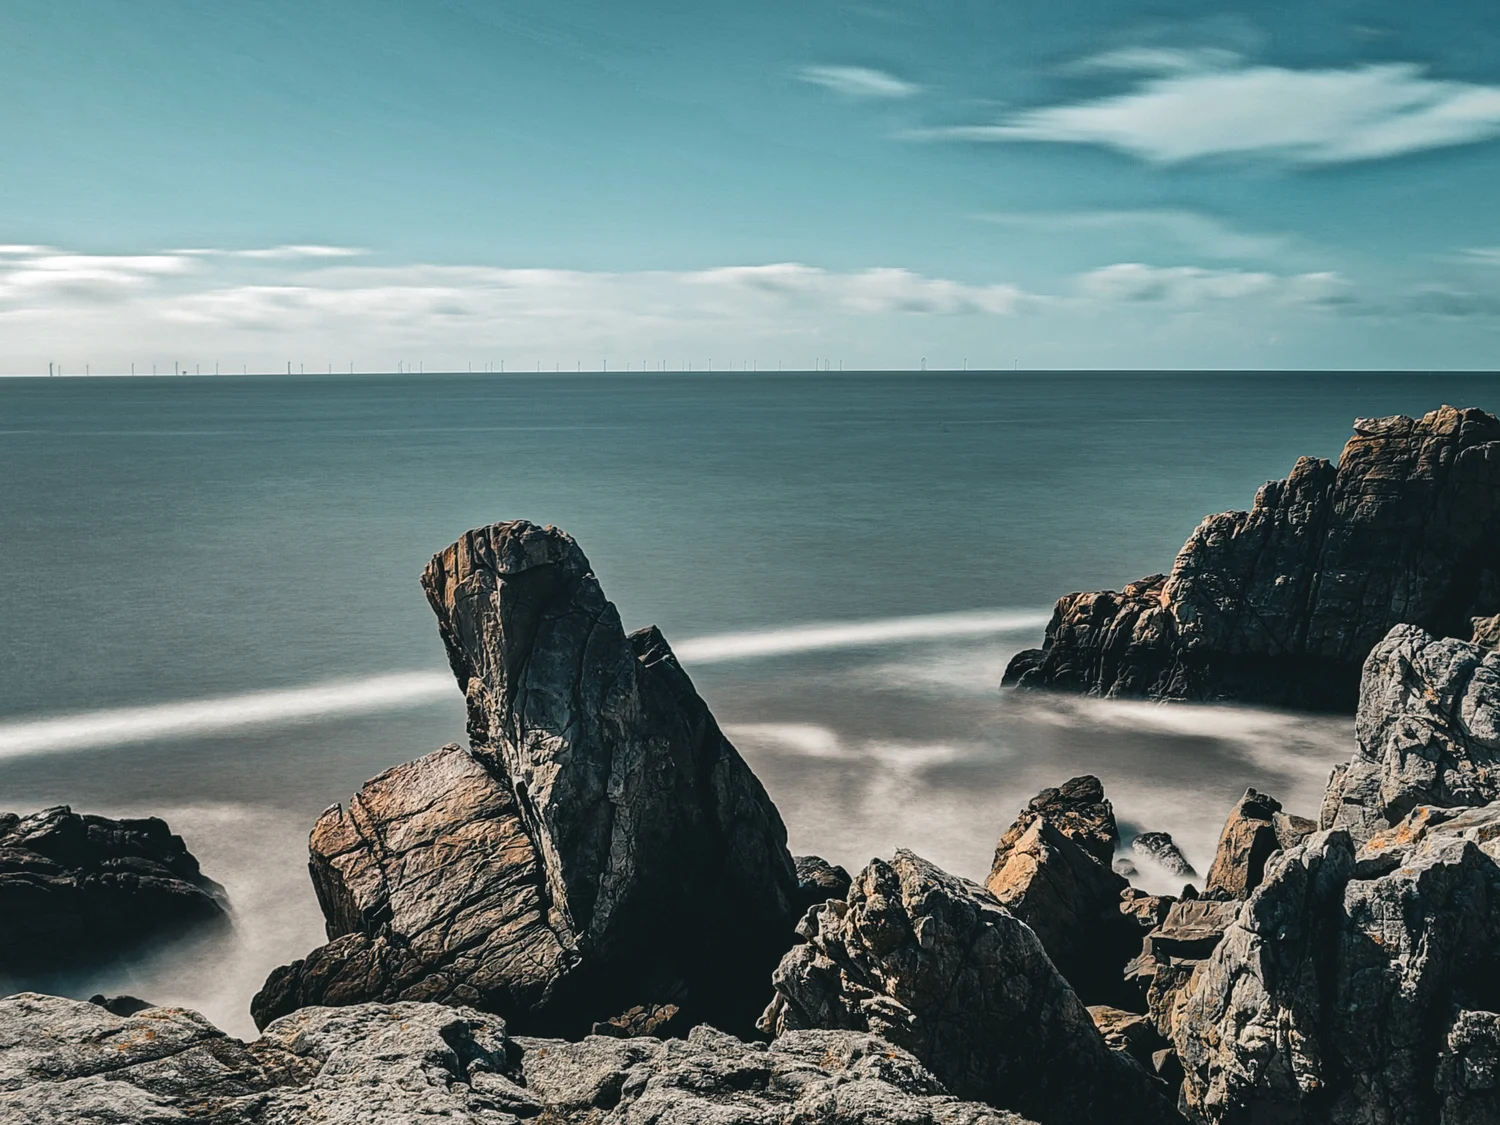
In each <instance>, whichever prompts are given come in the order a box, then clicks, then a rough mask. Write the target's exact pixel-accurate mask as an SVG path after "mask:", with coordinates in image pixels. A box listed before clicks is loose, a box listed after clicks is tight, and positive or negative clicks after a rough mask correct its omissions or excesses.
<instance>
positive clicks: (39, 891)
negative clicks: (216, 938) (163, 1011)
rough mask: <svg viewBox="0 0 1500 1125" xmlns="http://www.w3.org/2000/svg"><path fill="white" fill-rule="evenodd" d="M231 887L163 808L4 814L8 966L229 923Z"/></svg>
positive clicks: (1, 962) (99, 955)
mask: <svg viewBox="0 0 1500 1125" xmlns="http://www.w3.org/2000/svg"><path fill="white" fill-rule="evenodd" d="M225 905H226V899H225V897H224V891H223V888H222V887H220V886H219V885H218V884H217V883H215V882H214V881H213V880H212V879H208V878H206V877H204V875H203V874H202V872H200V871H199V870H198V861H197V860H196V859H194V858H193V856H192V854H191V853H190V852H189V851H188V850H187V847H186V846H185V845H184V844H183V842H182V837H180V836H174V835H172V831H171V829H169V828H168V827H167V826H166V824H165V823H164V822H162V821H160V820H158V819H156V818H155V817H150V818H147V819H142V820H110V819H108V818H107V817H102V816H81V815H79V814H77V813H75V812H73V811H72V810H71V809H69V808H68V807H67V806H59V807H57V808H53V809H47V810H45V811H44V812H39V813H33V814H32V815H30V816H25V817H21V816H16V815H15V814H13V813H5V814H0V973H3V974H5V975H9V976H13V977H14V976H24V975H25V974H28V973H37V972H47V971H50V970H56V969H68V968H73V967H75V966H79V965H85V964H89V963H97V962H99V961H101V960H108V959H109V958H112V957H115V956H117V955H119V954H124V953H129V952H131V951H132V950H133V949H135V948H137V947H138V946H140V945H142V944H143V943H146V942H149V941H152V940H154V939H157V938H163V937H174V936H178V935H181V934H183V933H185V932H187V931H188V930H191V929H194V928H196V927H203V926H218V925H227V923H228V915H227V913H226V910H225Z"/></svg>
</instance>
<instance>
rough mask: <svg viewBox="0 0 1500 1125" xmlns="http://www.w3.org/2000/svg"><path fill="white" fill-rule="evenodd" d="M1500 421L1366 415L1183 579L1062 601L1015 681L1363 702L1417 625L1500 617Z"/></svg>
mask: <svg viewBox="0 0 1500 1125" xmlns="http://www.w3.org/2000/svg"><path fill="white" fill-rule="evenodd" d="M1497 443H1500V420H1497V419H1496V418H1494V417H1493V416H1491V415H1489V414H1486V413H1484V412H1483V411H1480V410H1455V409H1453V408H1452V407H1449V406H1444V407H1443V408H1441V409H1440V410H1435V411H1433V412H1432V413H1430V414H1427V415H1425V416H1423V417H1422V418H1421V419H1419V420H1416V421H1413V420H1412V419H1410V418H1405V417H1400V416H1397V417H1391V418H1379V419H1359V420H1356V422H1355V423H1354V437H1353V438H1351V439H1350V441H1349V443H1348V444H1347V445H1345V447H1344V451H1343V453H1342V455H1341V456H1340V457H1339V461H1338V466H1337V468H1335V467H1334V466H1333V465H1330V464H1329V463H1328V462H1327V461H1323V460H1320V459H1315V458H1311V457H1304V458H1302V459H1301V460H1299V461H1298V462H1297V464H1296V466H1295V467H1294V468H1293V469H1292V472H1291V475H1290V476H1289V477H1287V478H1286V479H1285V480H1281V481H1272V482H1270V483H1268V484H1266V485H1265V486H1264V487H1263V488H1261V490H1260V492H1259V493H1258V494H1257V495H1256V497H1255V504H1254V507H1253V508H1252V509H1251V510H1250V511H1249V512H1225V513H1222V514H1220V515H1215V516H1209V517H1208V518H1206V519H1205V520H1204V521H1203V522H1202V523H1201V524H1200V525H1199V526H1198V528H1197V530H1195V531H1194V532H1193V534H1192V536H1191V537H1190V538H1189V539H1188V541H1187V543H1186V544H1184V546H1183V548H1182V550H1181V552H1179V554H1178V556H1177V560H1176V562H1175V563H1174V565H1173V567H1172V572H1171V574H1169V575H1160V574H1158V575H1152V576H1151V577H1150V578H1145V579H1142V580H1140V581H1139V582H1136V583H1132V584H1131V585H1128V586H1126V587H1125V588H1124V590H1123V591H1121V592H1119V593H1115V592H1113V591H1107V592H1100V593H1084V594H1070V595H1068V596H1067V597H1064V598H1062V599H1061V600H1060V601H1059V602H1058V603H1057V608H1056V610H1055V612H1054V613H1053V616H1052V621H1051V623H1050V624H1049V625H1048V626H1047V631H1046V638H1045V641H1044V644H1043V647H1042V648H1041V649H1032V650H1028V651H1026V652H1023V653H1020V654H1019V655H1017V656H1016V657H1015V659H1014V660H1013V661H1012V663H1011V665H1010V667H1009V669H1007V671H1006V676H1005V682H1007V683H1010V684H1016V685H1019V686H1021V687H1026V688H1033V687H1035V688H1055V689H1060V690H1066V691H1077V692H1085V693H1090V694H1097V695H1105V696H1112V697H1113V696H1137V697H1149V698H1159V699H1196V700H1220V699H1236V700H1243V701H1247V702H1260V703H1270V704H1279V705H1286V706H1297V707H1310V708H1317V709H1332V710H1340V711H1348V710H1351V709H1352V708H1353V707H1354V704H1355V700H1356V697H1357V694H1358V688H1359V675H1360V667H1361V664H1362V663H1363V661H1364V659H1365V656H1366V655H1367V654H1368V653H1369V652H1370V650H1371V649H1372V648H1373V647H1374V646H1375V644H1376V643H1377V642H1378V641H1379V640H1380V639H1381V638H1382V637H1383V636H1385V634H1386V633H1387V632H1388V631H1389V630H1390V629H1391V627H1392V626H1394V625H1397V624H1400V623H1412V624H1416V625H1419V626H1421V627H1422V628H1424V629H1426V630H1427V631H1429V632H1431V633H1433V634H1435V635H1437V636H1453V637H1468V636H1470V633H1471V628H1472V626H1471V618H1473V617H1484V616H1490V615H1494V614H1495V613H1497V612H1500V444H1497Z"/></svg>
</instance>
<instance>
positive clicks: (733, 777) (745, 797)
mask: <svg viewBox="0 0 1500 1125" xmlns="http://www.w3.org/2000/svg"><path fill="white" fill-rule="evenodd" d="M422 585H423V587H424V589H425V590H426V592H427V597H428V600H429V602H430V603H431V605H432V607H433V609H434V611H435V612H436V613H437V616H438V626H439V632H440V634H441V636H442V639H443V642H444V644H445V645H446V647H447V650H448V657H449V661H450V663H451V664H452V666H453V670H454V673H455V674H456V676H457V677H458V682H459V686H460V688H461V689H462V690H463V692H464V696H465V699H466V700H467V704H468V714H469V735H470V739H471V743H472V745H471V747H470V749H469V750H467V751H465V750H459V749H456V748H449V749H447V750H444V751H439V752H438V754H435V755H429V756H428V757H427V758H424V759H420V760H419V761H417V762H413V763H409V764H408V765H407V766H403V767H398V768H397V769H396V770H393V771H389V772H388V773H387V774H385V775H382V776H381V777H380V778H377V779H375V780H374V781H372V782H371V783H370V784H369V785H367V786H366V787H365V789H364V790H363V791H362V792H361V794H360V795H359V797H357V798H356V799H355V801H354V802H352V803H351V805H350V807H349V810H348V811H347V812H344V811H342V810H340V809H338V808H334V809H330V810H329V811H328V812H326V813H324V814H323V817H322V818H321V819H320V820H319V823H318V827H317V829H315V831H314V833H313V838H312V869H313V876H314V882H315V885H316V886H317V889H318V894H319V900H320V902H321V904H322V906H323V910H324V914H325V917H326V918H327V921H328V931H329V937H330V938H331V939H334V940H333V941H332V942H331V944H330V945H328V946H325V947H323V948H322V949H320V950H316V951H314V953H313V954H311V955H310V956H309V957H308V958H306V959H305V960H304V961H302V962H299V963H297V964H294V965H291V966H287V967H285V968H284V969H280V970H277V972H276V973H274V974H272V977H271V978H270V979H269V980H268V981H267V986H266V988H265V989H264V990H263V991H262V995H261V996H260V997H259V998H258V999H257V1003H256V1006H255V1011H256V1016H257V1020H258V1021H259V1022H261V1023H264V1021H266V1020H269V1019H272V1018H275V1017H276V1016H278V1015H281V1014H283V1013H285V1012H288V1011H292V1010H295V1008H296V1007H297V1006H299V1005H305V1004H313V1003H352V1002H357V1001H360V1000H373V999H378V1000H387V1001H389V1000H395V999H413V1000H425V999H437V1000H443V1001H446V1002H452V1003H464V1004H475V1005H481V1006H483V1007H486V1008H491V1009H493V1010H495V1011H496V1012H498V1013H500V1014H503V1015H505V1016H506V1017H507V1018H509V1019H511V1020H512V1022H513V1023H514V1024H515V1025H516V1026H517V1028H518V1029H521V1030H527V1031H535V1032H548V1033H567V1034H581V1033H584V1032H586V1031H588V1030H589V1028H591V1027H592V1026H593V1024H594V1023H596V1022H600V1021H609V1020H612V1019H613V1018H615V1017H618V1016H620V1015H621V1013H624V1012H626V1011H627V1010H629V1009H632V1008H635V1007H648V1006H652V1005H665V1004H672V1005H676V1006H677V1007H679V1008H680V1009H681V1010H682V1011H683V1013H684V1018H687V1019H690V1020H691V1021H693V1022H696V1021H700V1020H703V1021H708V1022H711V1023H714V1024H715V1025H717V1026H720V1027H723V1028H726V1029H730V1030H740V1029H744V1030H748V1029H749V1028H750V1027H751V1026H752V1024H753V1022H754V1018H755V1015H756V1013H757V1012H758V1011H759V1010H760V1009H761V1008H762V1007H763V1006H764V1004H765V1002H766V999H767V996H768V993H769V986H768V984H767V981H768V979H769V976H770V972H771V969H772V968H773V967H774V966H775V964H776V962H777V960H778V958H779V957H780V955H781V953H782V952H783V951H784V950H785V949H786V947H787V945H788V944H789V943H790V941H791V935H792V927H793V925H794V923H795V922H796V919H797V917H798V913H799V909H800V906H801V900H800V898H799V893H798V883H797V874H796V871H795V870H794V868H793V865H792V859H791V856H790V855H789V854H788V852H787V850H786V829H785V827H784V825H783V824H782V822H781V818H780V816H779V814H778V813H777V812H776V809H775V806H774V805H772V803H771V801H770V798H769V797H767V796H766V793H765V790H764V789H763V788H762V787H761V785H760V782H759V781H757V780H756V778H755V775H754V774H753V773H751V772H750V769H749V767H747V766H746V765H745V763H744V761H743V759H741V758H740V756H739V754H738V753H737V752H736V750H735V749H734V747H733V746H732V745H730V743H729V741H728V740H727V739H726V738H725V737H724V735H723V734H722V732H721V731H720V730H719V728H718V725H717V724H716V723H715V722H714V719H713V716H712V715H711V714H709V711H708V708H707V706H706V705H705V704H704V702H703V700H702V699H700V698H699V696H698V694H697V692H696V691H694V689H693V685H692V682H691V681H690V680H689V679H688V676H687V674H686V673H685V672H684V671H683V670H682V668H681V667H680V666H679V665H678V663H677V660H676V658H675V657H674V656H673V654H672V651H671V649H670V648H669V647H668V645H667V643H666V640H665V639H664V638H663V637H662V636H661V634H660V633H659V632H657V631H656V630H655V629H654V628H653V629H643V630H641V631H639V632H637V633H634V634H632V635H630V636H628V637H627V636H626V635H625V632H624V630H623V629H622V627H621V625H620V618H619V614H618V613H617V612H616V610H615V607H614V606H613V605H612V604H611V603H610V602H609V601H608V600H606V599H605V597H604V594H603V591H602V590H601V589H600V588H599V583H598V581H597V579H596V578H595V577H594V574H593V572H592V570H591V568H590V566H589V562H588V560H587V559H586V558H585V557H584V555H583V552H582V551H580V550H579V548H578V545H577V544H576V543H574V542H573V540H572V539H571V538H570V537H569V536H567V535H566V534H564V533H563V532H561V531H558V530H557V529H555V528H541V527H537V526H536V525H534V524H529V523H526V522H524V521H515V522H511V523H501V524H495V525H493V526H491V527H486V528H481V529H479V530H477V531H471V532H469V533H468V534H467V535H465V536H464V537H463V538H462V539H460V540H459V541H458V542H457V543H455V544H453V545H452V546H451V547H449V548H448V549H447V550H446V551H444V552H442V553H441V554H439V555H437V556H436V557H435V558H434V559H433V560H432V562H431V564H430V565H429V566H428V567H427V570H426V571H425V573H424V574H423V576H422Z"/></svg>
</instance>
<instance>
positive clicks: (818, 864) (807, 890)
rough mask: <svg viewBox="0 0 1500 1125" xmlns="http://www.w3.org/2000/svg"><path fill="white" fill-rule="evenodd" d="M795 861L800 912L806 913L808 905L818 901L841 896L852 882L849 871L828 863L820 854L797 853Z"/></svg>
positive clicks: (814, 904) (811, 905)
mask: <svg viewBox="0 0 1500 1125" xmlns="http://www.w3.org/2000/svg"><path fill="white" fill-rule="evenodd" d="M795 863H796V866H797V899H798V905H799V906H800V907H801V913H802V914H806V913H807V911H808V908H809V907H813V906H816V905H817V904H818V903H820V902H827V901H828V900H829V899H831V898H843V897H844V896H845V895H847V894H848V893H849V884H850V883H851V882H852V880H851V879H850V878H849V872H847V871H845V870H844V869H843V868H842V867H840V866H839V865H838V864H835V863H829V862H828V861H827V860H826V859H824V858H823V857H822V856H816V855H799V856H797V857H796V860H795ZM799 916H800V915H799Z"/></svg>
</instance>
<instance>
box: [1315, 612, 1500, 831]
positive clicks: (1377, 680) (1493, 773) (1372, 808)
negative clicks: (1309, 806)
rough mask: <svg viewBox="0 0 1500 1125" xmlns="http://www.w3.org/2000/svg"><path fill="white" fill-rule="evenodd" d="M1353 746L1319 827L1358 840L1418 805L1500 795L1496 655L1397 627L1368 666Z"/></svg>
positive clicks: (1478, 801) (1499, 665)
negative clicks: (1340, 831)
mask: <svg viewBox="0 0 1500 1125" xmlns="http://www.w3.org/2000/svg"><path fill="white" fill-rule="evenodd" d="M1354 734H1355V741H1356V746H1357V748H1356V750H1355V753H1354V757H1353V759H1352V760H1351V761H1350V762H1349V764H1348V765H1346V766H1341V767H1339V768H1338V769H1336V770H1335V771H1334V774H1333V777H1332V779H1330V781H1329V784H1328V793H1327V796H1326V797H1325V799H1324V802H1323V810H1322V814H1321V818H1320V820H1321V824H1322V826H1323V827H1324V828H1342V829H1344V830H1346V831H1348V832H1349V834H1350V835H1351V836H1352V837H1353V838H1354V840H1355V841H1356V842H1362V841H1363V840H1365V839H1366V838H1368V837H1369V836H1370V834H1371V833H1373V832H1377V831H1379V830H1380V829H1382V828H1386V827H1389V826H1390V825H1392V824H1394V823H1396V822H1397V821H1399V820H1401V819H1402V818H1403V817H1405V816H1406V814H1407V813H1409V812H1410V811H1411V810H1412V809H1414V808H1415V807H1417V806H1418V805H1424V804H1426V805H1438V806H1459V805H1484V804H1488V803H1489V802H1491V801H1494V800H1497V799H1500V653H1496V652H1495V651H1494V650H1492V649H1488V648H1485V647H1483V646H1482V645H1477V644H1472V643H1468V642H1465V641H1458V640H1451V639H1448V640H1438V639H1436V638H1434V637H1433V636H1431V635H1430V634H1428V633H1425V632H1423V631H1422V630H1421V629H1418V628H1415V627H1414V626H1410V625H1402V626H1398V627H1397V628H1395V629H1392V630H1391V632H1390V634H1389V635H1388V636H1386V637H1385V639H1384V640H1382V641H1381V642H1380V644H1379V645H1377V646H1376V647H1375V648H1374V650H1372V651H1371V653H1370V656H1369V659H1368V660H1367V661H1366V663H1365V676H1364V680H1363V683H1362V687H1361V689H1360V699H1359V709H1358V711H1357V712H1356V713H1355V719H1354Z"/></svg>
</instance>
